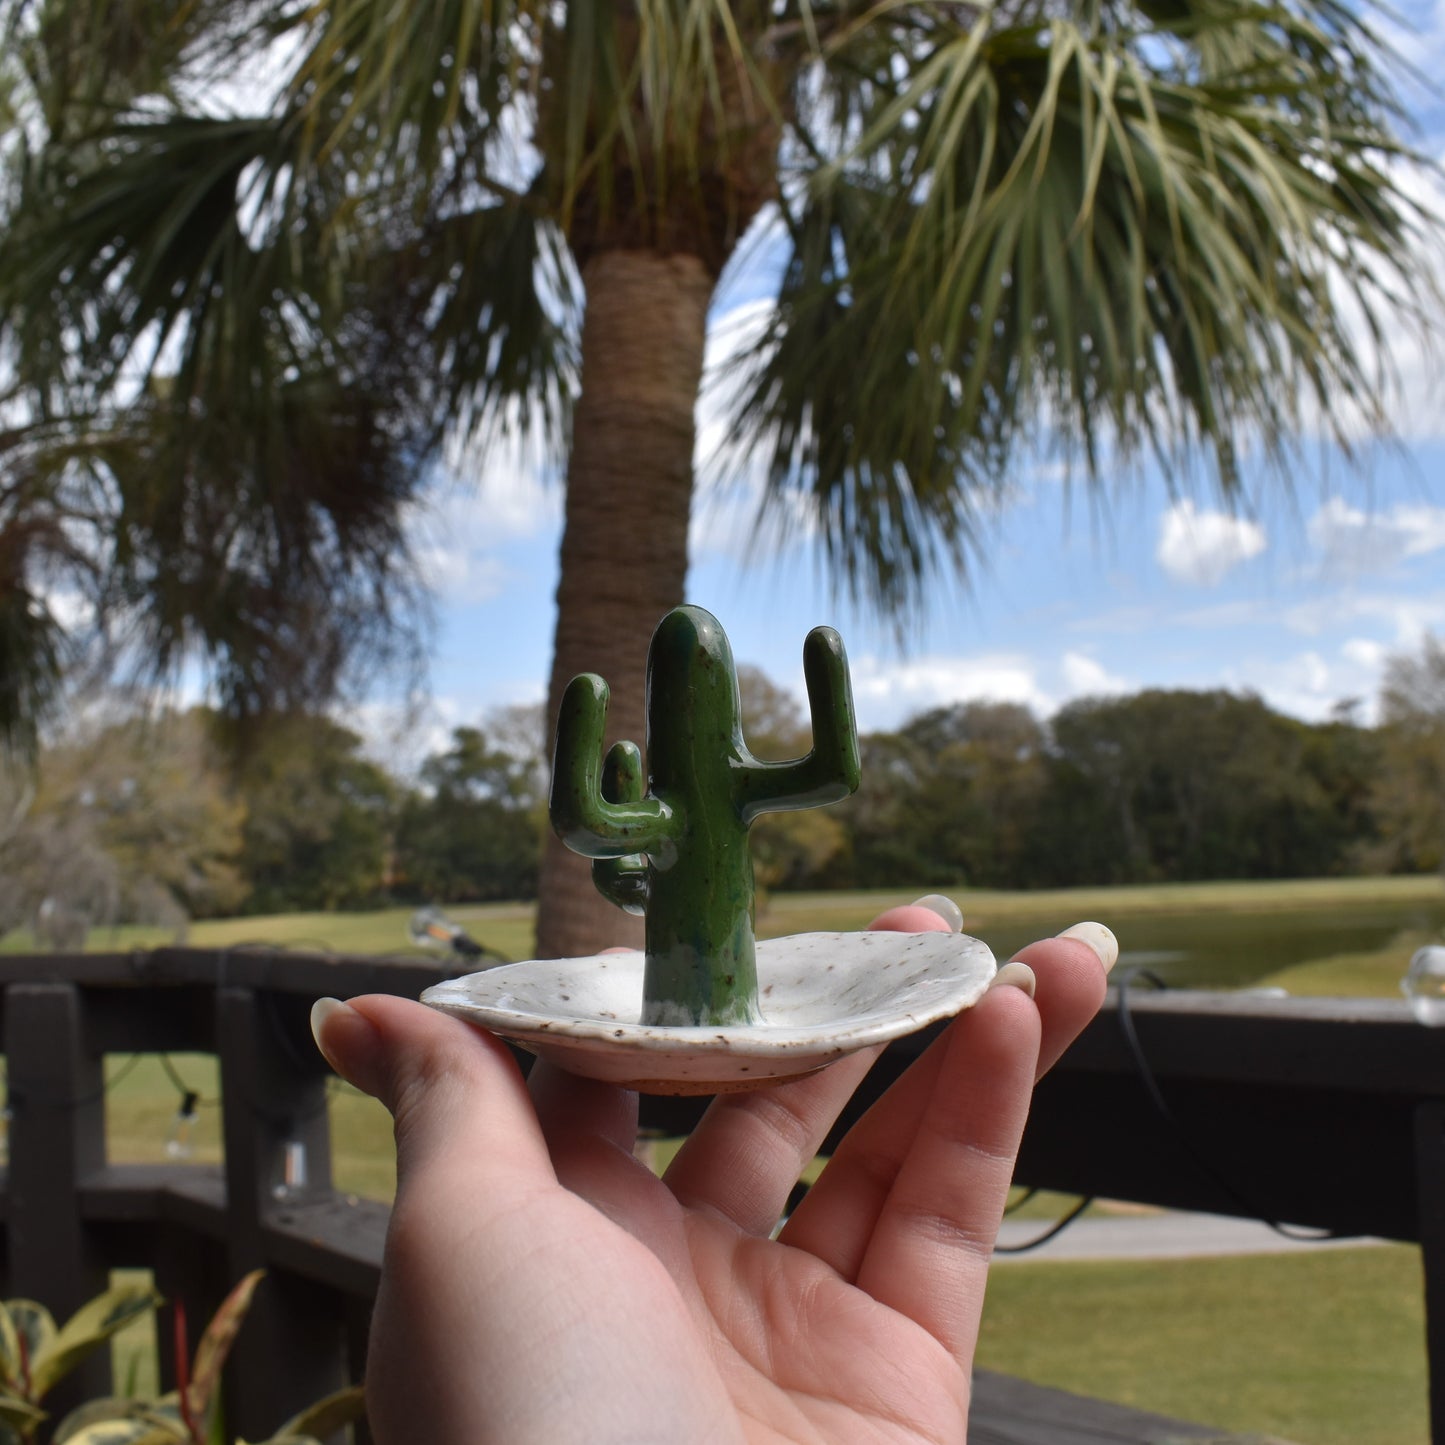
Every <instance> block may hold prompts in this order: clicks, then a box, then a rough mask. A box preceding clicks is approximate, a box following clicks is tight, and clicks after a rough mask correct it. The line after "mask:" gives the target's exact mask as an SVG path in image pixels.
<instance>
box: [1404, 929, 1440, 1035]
mask: <svg viewBox="0 0 1445 1445" xmlns="http://www.w3.org/2000/svg"><path fill="white" fill-rule="evenodd" d="M1400 992H1401V993H1403V994H1404V995H1405V997H1406V998H1407V999H1409V1000H1410V1009H1411V1011H1412V1012H1413V1013H1414V1015H1415V1017H1416V1019H1418V1020H1419V1021H1420V1022H1421V1023H1422V1024H1429V1025H1431V1026H1432V1027H1436V1026H1438V1025H1440V1024H1445V947H1442V946H1441V945H1440V944H1438V943H1431V944H1427V945H1426V946H1425V947H1424V948H1421V949H1417V950H1416V951H1415V956H1414V957H1413V958H1412V959H1411V960H1410V967H1409V968H1408V969H1407V970H1406V971H1405V977H1404V978H1403V979H1401V980H1400Z"/></svg>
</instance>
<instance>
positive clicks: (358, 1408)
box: [276, 1385, 366, 1445]
mask: <svg viewBox="0 0 1445 1445" xmlns="http://www.w3.org/2000/svg"><path fill="white" fill-rule="evenodd" d="M365 1415H366V1389H365V1386H363V1385H349V1386H348V1387H347V1388H346V1389H344V1390H337V1391H336V1392H335V1393H334V1394H331V1395H327V1396H326V1397H325V1398H324V1399H320V1400H318V1401H317V1402H316V1403H315V1404H314V1405H308V1406H307V1407H306V1409H304V1410H302V1411H300V1412H299V1413H298V1414H295V1415H293V1416H292V1417H291V1418H290V1419H289V1420H288V1421H287V1422H286V1423H285V1424H284V1425H282V1427H281V1428H280V1429H279V1430H278V1431H277V1432H276V1442H277V1445H279V1442H280V1441H281V1440H283V1439H285V1440H289V1439H290V1438H291V1437H292V1436H293V1435H297V1436H309V1435H321V1436H326V1435H333V1434H335V1433H336V1431H338V1430H340V1429H341V1428H342V1427H343V1426H344V1425H351V1424H354V1423H355V1422H356V1421H358V1420H361V1419H364V1418H365Z"/></svg>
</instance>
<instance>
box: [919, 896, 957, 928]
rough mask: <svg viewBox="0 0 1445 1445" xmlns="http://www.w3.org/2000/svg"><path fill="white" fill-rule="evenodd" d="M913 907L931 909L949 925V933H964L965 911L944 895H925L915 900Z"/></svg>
mask: <svg viewBox="0 0 1445 1445" xmlns="http://www.w3.org/2000/svg"><path fill="white" fill-rule="evenodd" d="M913 906H914V907H915V908H928V909H931V910H932V911H933V912H934V913H936V914H937V915H938V916H939V917H940V918H941V919H942V920H943V921H944V922H945V923H946V924H947V925H948V928H949V932H951V933H962V932H963V909H961V908H960V907H959V906H958V904H956V903H955V902H954V901H953V899H951V898H946V897H944V895H943V894H942V893H925V894H924V895H923V897H922V898H915V899H914V900H913Z"/></svg>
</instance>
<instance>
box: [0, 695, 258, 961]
mask: <svg viewBox="0 0 1445 1445" xmlns="http://www.w3.org/2000/svg"><path fill="white" fill-rule="evenodd" d="M11 798H12V802H11V806H10V808H9V810H8V823H9V826H8V827H7V828H6V829H5V831H4V833H3V835H0V872H3V874H4V876H5V878H6V880H7V882H6V890H5V894H6V896H5V902H4V906H3V910H0V922H3V924H4V926H5V928H7V929H8V928H13V927H16V926H19V925H20V924H22V923H28V924H30V925H32V926H33V927H34V929H35V931H36V933H37V935H38V936H40V937H41V938H42V939H44V940H45V941H46V942H49V943H51V944H53V945H55V946H56V947H79V946H80V945H81V944H82V943H83V942H84V939H85V935H86V932H87V930H88V929H90V928H93V927H103V926H109V925H113V924H117V923H150V924H160V925H163V926H165V927H168V928H172V929H174V930H176V931H177V932H184V928H185V924H186V922H187V920H188V919H190V918H192V917H196V916H206V915H209V914H215V913H231V912H234V911H235V910H236V909H237V907H238V906H239V905H240V903H241V901H242V900H243V899H244V897H245V894H246V884H245V881H244V878H243V875H242V872H241V867H240V852H241V824H242V818H243V816H244V811H245V810H244V808H243V806H242V805H241V804H240V803H239V802H237V801H236V799H235V798H234V797H232V796H231V794H230V792H229V789H228V787H227V778H226V774H225V770H224V768H223V766H222V761H221V759H220V757H219V755H218V753H217V751H216V749H215V747H214V745H213V741H212V737H211V730H210V727H209V724H208V720H207V719H206V717H205V716H204V715H203V714H201V713H200V712H198V711H192V712H186V713H173V712H171V713H160V714H157V715H156V716H153V717H150V716H136V715H130V716H124V715H123V716H120V717H111V718H109V719H107V718H104V717H101V718H99V719H92V720H89V721H84V722H81V723H79V724H72V727H71V728H70V730H69V733H68V735H66V736H65V737H64V738H62V739H60V740H58V741H56V742H55V743H54V744H52V746H50V747H49V748H47V749H46V751H45V753H44V755H43V756H42V758H41V760H40V766H39V768H38V770H37V771H36V773H35V774H34V776H33V777H32V779H31V781H30V782H29V784H28V785H27V786H25V787H24V789H23V792H21V791H19V790H18V789H17V790H15V791H13V792H12V795H11Z"/></svg>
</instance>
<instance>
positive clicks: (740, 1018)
mask: <svg viewBox="0 0 1445 1445" xmlns="http://www.w3.org/2000/svg"><path fill="white" fill-rule="evenodd" d="M803 670H804V674H805V676H806V678H807V683H808V705H809V709H810V711H811V714H812V722H813V747H812V750H811V751H810V752H809V753H808V754H807V756H806V757H802V758H795V759H793V760H791V761H789V762H776V763H774V762H762V761H759V760H758V759H757V758H755V757H753V755H752V753H751V752H749V751H748V747H747V744H746V743H745V742H744V740H743V731H742V719H741V715H740V714H741V711H742V705H741V701H740V699H739V696H738V679H737V668H736V667H735V665H734V663H733V656H732V649H731V647H729V645H728V640H727V637H726V636H725V635H724V633H723V630H722V628H721V627H720V626H719V625H718V622H717V619H716V618H715V617H713V616H711V614H709V613H707V612H704V611H703V610H702V608H700V607H677V608H674V609H673V610H672V611H671V612H669V613H668V614H667V616H666V617H664V618H663V619H662V621H661V622H660V623H659V624H658V627H657V631H656V632H655V633H653V636H652V644H651V646H650V647H649V648H648V654H647V786H646V789H645V790H644V787H643V777H642V767H641V761H640V754H639V751H638V749H637V748H636V747H635V746H633V745H631V744H619V745H617V746H615V747H613V748H612V749H611V750H610V751H608V752H607V753H606V755H605V760H604V742H605V738H606V725H607V705H608V688H607V684H606V683H605V682H603V680H602V679H601V678H600V677H597V676H596V675H595V674H591V673H583V674H580V675H579V676H577V677H574V678H573V679H572V681H571V682H570V683H569V684H568V686H567V690H566V692H565V693H564V694H563V697H562V705H561V707H560V708H559V710H558V715H557V749H556V758H555V762H554V765H553V769H552V797H551V815H552V825H553V827H554V828H555V829H556V831H557V834H558V836H559V837H560V838H561V839H562V841H563V842H564V843H565V844H566V845H567V847H569V848H571V849H573V850H574V851H575V852H578V853H581V854H584V855H585V856H588V857H591V858H593V859H595V860H597V861H596V862H594V864H593V876H594V879H595V880H596V883H597V886H598V889H599V890H600V891H601V892H602V893H603V894H604V895H605V896H606V897H607V898H609V899H611V900H612V901H613V902H614V903H616V904H618V905H619V906H621V907H622V908H624V909H627V910H628V911H631V912H636V911H639V910H640V911H642V912H644V913H645V914H646V917H647V930H646V936H647V959H646V968H645V970H644V983H643V1000H642V1005H641V1018H642V1021H643V1022H644V1023H649V1024H661V1025H677V1026H682V1027H686V1026H698V1025H704V1026H713V1027H722V1026H732V1025H738V1024H748V1023H754V1022H756V1021H757V1020H758V1018H759V1010H758V981H757V967H756V963H755V959H754V950H753V865H752V857H751V854H750V853H749V851H748V829H749V828H750V827H751V825H752V823H753V820H754V819H755V818H756V817H757V816H758V815H759V814H760V813H765V812H776V811H778V810H782V809H792V808H808V807H814V806H816V805H818V804H820V803H830V802H837V801H838V800H839V799H841V798H844V797H846V796H847V795H848V794H849V793H850V792H852V791H853V789H854V788H856V787H857V786H858V733H857V728H856V726H855V724H854V720H853V700H852V696H851V693H850V690H849V686H848V665H847V661H846V659H845V658H844V655H843V644H842V643H841V642H840V641H839V638H838V635H837V633H835V632H833V631H832V630H831V629H830V628H826V627H818V628H814V630H813V631H812V632H810V633H809V634H808V638H807V641H806V643H805V644H804V646H803Z"/></svg>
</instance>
